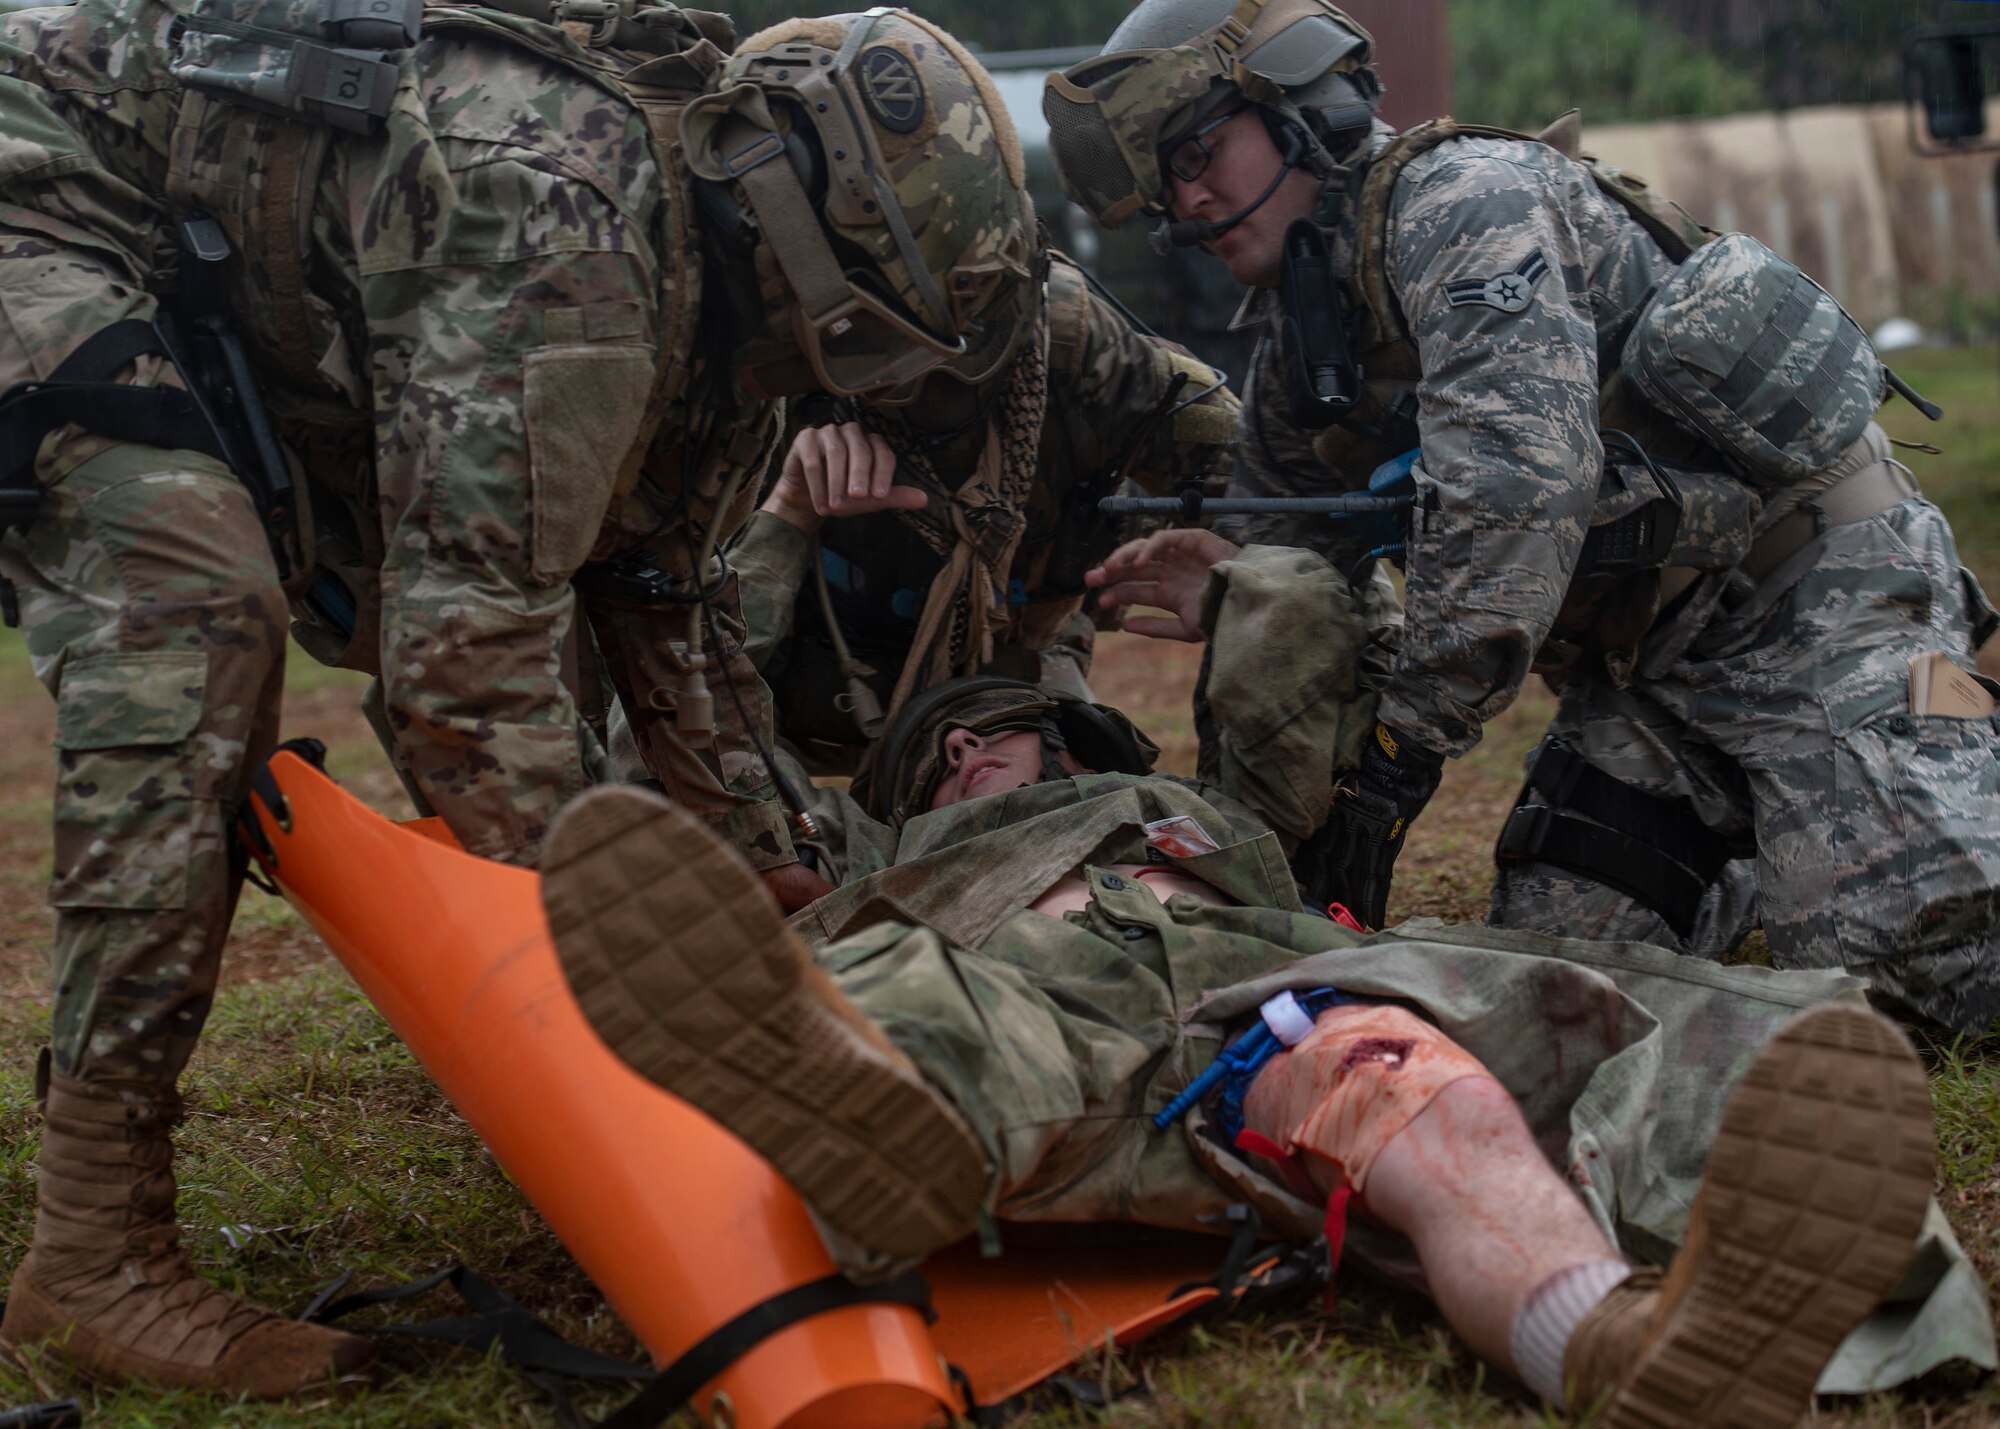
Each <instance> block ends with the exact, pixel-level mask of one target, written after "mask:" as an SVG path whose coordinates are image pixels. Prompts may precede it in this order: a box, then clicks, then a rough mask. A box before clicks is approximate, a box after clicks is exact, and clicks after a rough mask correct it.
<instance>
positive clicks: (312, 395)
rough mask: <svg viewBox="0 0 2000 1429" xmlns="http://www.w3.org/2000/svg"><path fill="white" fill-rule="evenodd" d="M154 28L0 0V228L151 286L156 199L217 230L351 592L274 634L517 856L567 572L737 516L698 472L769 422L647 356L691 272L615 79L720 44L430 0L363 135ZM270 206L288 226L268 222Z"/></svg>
mask: <svg viewBox="0 0 2000 1429" xmlns="http://www.w3.org/2000/svg"><path fill="white" fill-rule="evenodd" d="M175 19H176V9H175V8H174V7H173V6H170V5H169V4H165V3H161V0H82V3H80V4H76V5H70V6H63V7H58V8H50V9H40V10H31V11H23V12H18V13H16V14H14V15H12V16H9V17H7V19H6V20H5V22H4V26H0V134H4V138H3V139H0V181H4V182H5V183H6V185H7V186H8V198H9V201H10V210H9V212H10V218H9V221H10V222H14V223H27V224H30V225H33V224H35V223H36V222H37V221H38V220H37V218H36V215H37V214H45V215H47V216H48V218H49V219H50V220H51V221H52V222H60V223H62V224H64V225H65V228H66V230H68V229H71V228H81V229H82V230H84V231H85V232H87V233H88V234H89V235H90V242H91V243H92V245H93V246H94V247H99V248H101V249H102V251H103V252H105V253H106V254H108V255H110V256H111V258H112V259H113V260H114V261H117V262H119V263H120V264H122V266H124V267H125V268H126V269H127V270H128V271H129V272H130V274H131V279H132V281H133V282H134V283H135V284H140V285H144V286H146V287H148V288H151V289H153V290H155V291H170V290H171V287H172V285H173V281H174V263H175V261H176V254H175V244H174V239H173V220H174V218H175V217H176V216H178V215H181V214H184V213H187V212H190V211H193V212H200V213H205V214H207V215H209V216H212V217H214V218H215V219H217V220H218V221H219V222H220V223H221V224H222V225H223V227H224V229H225V230H226V232H227V234H228V237H229V239H230V241H231V244H232V246H233V247H234V249H235V251H236V253H237V254H238V255H239V258H238V261H236V262H235V263H233V264H232V307H233V309H234V311H235V313H236V316H237V319H238V322H239V325H240V327H241V328H242V330H243V332H244V334H245V337H246V340H247V341H248V343H249V344H250V347H251V349H252V354H253V359H254V360H256V361H257V362H258V364H259V367H260V373H261V375H262V376H263V377H264V379H265V381H264V383H263V386H264V391H265V396H266V400H267V403H268V404H269V406H270V407H271V409H272V412H273V416H274V420H275V421H276V423H277V425H278V427H279V429H280V435H281V437H282V438H283V439H284V440H286V442H287V444H288V445H289V446H290V447H291V448H292V450H293V451H294V452H295V453H297V454H298V456H299V457H300V459H301V460H302V462H303V463H304V465H305V467H306V470H307V473H308V475H309V476H310V478H311V480H312V483H313V485H314V487H315V488H316V491H315V501H314V506H315V508H316V509H317V510H318V511H319V513H320V515H321V517H322V519H321V521H320V522H319V523H317V524H318V525H319V527H320V530H319V541H318V545H319V562H320V565H321V566H322V567H324V568H328V569H334V570H337V571H339V572H340V574H341V575H342V577H343V579H345V580H346V581H347V583H348V584H349V586H350V588H352V589H354V591H355V594H356V595H357V597H359V601H358V603H359V605H360V606H361V608H362V615H361V619H360V621H359V628H358V629H357V630H356V632H355V635H354V638H353V639H352V641H349V640H347V639H345V638H344V637H341V636H337V635H335V634H333V633H332V632H330V631H328V630H326V629H324V628H318V627H315V626H312V625H305V626H302V627H301V629H300V634H301V636H302V639H304V640H305V641H306V643H307V644H308V646H309V648H312V649H313V651H314V653H315V654H318V655H320V656H322V658H327V659H329V660H335V661H338V662H340V663H346V664H351V665H355V666H357V667H360V668H364V669H369V670H371V671H378V672H380V673H381V674H382V675H383V677H384V682H385V686H386V687H387V689H388V695H389V717H390V722H391V724H392V726H393V727H394V728H395V730H396V732H397V738H398V741H399V744H400V746H401V748H400V749H399V756H400V757H401V758H403V759H404V760H405V762H406V763H407V764H408V765H409V766H410V769H411V772H412V773H413V774H414V775H415V777H416V779H417V781H418V783H419V784H420V785H421V786H422V788H423V790H424V792H425V793H426V794H427V795H428V797H429V798H430V800H431V802H432V803H433V804H434V805H435V806H436V808H437V810H438V812H439V813H441V814H443V815H445V817H446V818H447V819H448V820H449V821H450V822H451V824H452V826H453V828H454V830H455V831H456V832H457V834H458V836H459V837H460V839H461V840H463V841H464V842H465V843H466V845H467V846H468V847H469V848H472V849H474V850H476V851H478V852H481V853H486V854H489V855H491V856H496V857H521V856H524V854H525V852H526V851H529V850H531V849H532V847H533V845H534V842H535V840H536V839H537V838H538V837H539V834H540V831H541V830H542V828H543V827H545V825H546V822H547V820H548V818H549V817H550V816H552V815H553V812H554V810H555V809H556V808H557V807H559V806H560V804H561V803H562V802H563V801H564V800H565V799H567V798H568V797H569V796H571V795H573V794H575V793H576V792H578V791H579V790H580V789H581V788H582V787H583V786H584V785H585V783H586V782H588V777H589V774H590V772H591V769H590V766H591V764H592V762H593V761H592V751H593V750H594V749H595V740H594V739H593V738H591V736H590V734H589V731H588V729H587V727H586V726H585V725H584V724H583V722H582V721H581V719H580V717H579V714H578V710H577V707H576V704H575V701H574V699H573V698H572V695H571V693H570V691H569V690H568V689H567V688H566V687H565V682H564V680H563V678H562V675H563V671H564V668H565V658H566V657H565V647H566V644H571V643H572V636H573V633H574V632H573V627H574V624H575V620H576V598H575V597H574V595H573V594H572V592H571V590H570V585H569V582H570V578H571V576H572V574H573V573H574V572H575V571H576V570H577V569H578V567H579V566H580V565H582V564H583V563H584V562H585V561H586V560H588V559H590V558H591V557H592V556H593V555H595V556H598V557H602V556H604V555H605V554H607V553H608V552H610V551H612V550H615V549H617V548H619V547H620V546H621V545H625V544H629V543H631V542H632V541H633V540H634V539H635V536H636V535H637V534H639V533H645V532H656V533H657V532H659V531H660V530H662V529H663V528H664V527H665V526H666V525H667V524H669V523H666V522H665V521H664V516H663V513H668V512H677V513H679V524H680V525H682V526H683V527H684V528H694V529H699V528H700V527H702V526H705V525H709V524H713V523H718V522H719V523H721V524H723V525H733V524H740V521H741V519H742V516H743V514H744V513H745V510H746V509H747V504H748V502H750V501H754V491H745V492H743V493H742V497H743V499H744V500H743V503H742V504H739V505H738V506H737V507H736V509H734V510H732V511H726V512H716V511H714V510H713V509H712V508H713V504H714V502H713V498H714V496H715V495H716V493H717V491H718V489H719V488H720V486H721V485H722V476H721V473H722V472H723V471H724V470H725V469H726V468H727V467H728V465H729V464H730V463H732V462H733V463H734V465H735V466H736V467H739V468H746V469H747V468H750V467H754V466H758V465H759V464H760V463H761V460H762V455H763V453H764V451H765V449H766V448H767V447H768V444H769V441H770V439H771V435H772V429H773V425H774V414H773V413H772V412H771V411H770V409H769V406H768V404H753V403H749V402H747V401H746V400H745V399H743V398H741V397H740V396H739V394H738V393H737V392H735V390H734V389H733V388H732V387H731V385H730V383H729V381H728V378H727V376H726V374H717V373H715V372H712V371H710V370H708V369H707V368H706V367H705V366H704V364H703V362H702V354H703V353H705V352H706V351H709V350H711V349H710V347H708V346H706V345H704V344H702V343H700V342H696V343H693V344H690V345H688V347H687V350H681V351H670V350H668V348H669V346H670V345H671V344H670V335H674V340H675V341H678V342H680V343H682V344H686V343H687V339H688V336H689V334H690V333H691V332H694V331H696V326H695V324H694V323H693V322H692V321H688V320H687V319H688V318H689V313H688V312H687V311H686V310H685V309H684V307H677V304H681V305H686V304H692V303H694V302H695V301H697V300H696V299H695V298H694V297H693V294H694V293H695V292H696V291H697V289H696V288H695V287H694V286H693V284H692V283H691V281H690V280H691V279H692V278H693V277H694V276H696V274H695V273H694V272H693V271H692V270H693V269H694V268H695V267H696V266H697V265H696V264H695V263H694V262H693V261H692V260H691V258H690V255H689V253H688V252H686V251H676V249H675V247H674V243H673V239H672V235H673V234H675V233H676V232H679V233H680V234H681V235H682V239H683V241H685V228H684V226H683V227H682V228H681V229H678V230H677V229H675V227H674V226H673V224H672V223H671V222H670V220H671V219H672V218H673V217H674V216H675V212H674V211H675V209H676V208H677V207H678V206H679V205H680V202H681V200H680V196H679V195H677V194H672V193H670V192H668V183H667V180H666V177H665V173H666V170H665V167H664V166H663V165H662V163H661V162H660V160H659V157H658V154H657V152H656V141H655V137H654V135H653V134H652V133H651V132H649V127H648V123H647V119H646V116H645V114H644V113H643V112H642V110H641V108H640V106H639V104H638V103H636V102H635V100H634V98H633V94H634V92H635V85H636V84H637V83H638V82H640V81H644V80H646V79H648V78H649V77H650V78H653V79H657V80H660V81H662V82H665V83H669V84H673V83H678V84H680V85H681V86H683V87H688V86H691V85H698V83H699V78H700V76H699V72H698V71H699V69H700V68H701V66H702V64H703V63H704V62H706V63H713V61H714V60H715V59H716V58H717V57H718V56H719V54H720V52H719V51H718V50H716V48H715V47H714V45H713V44H712V43H710V42H708V41H707V40H705V39H702V38H701V37H700V36H698V35H697V34H695V33H694V32H693V29H692V26H691V24H690V25H689V26H688V27H686V30H685V32H684V33H675V34H672V35H671V37H670V41H669V43H670V44H671V46H672V47H674V48H678V49H679V50H680V51H681V53H680V54H677V55H662V54H659V53H655V54H651V55H648V54H640V53H634V52H626V51H620V50H613V49H608V48H597V47H593V46H591V45H587V44H585V43H582V42H580V41H582V40H583V39H585V38H587V37H588V36H587V30H588V27H586V26H583V25H581V24H578V25H573V26H571V27H570V28H569V29H564V28H559V27H556V26H553V25H549V24H543V23H539V22H537V21H533V20H529V19H523V18H519V17H517V16H513V15H507V14H502V13H499V12H498V11H493V10H483V9H477V8H474V7H470V6H458V5H435V6H430V7H427V8H426V10H425V13H424V33H423V37H422V39H421V41H420V42H419V43H418V44H417V45H416V46H415V47H413V48H411V49H408V50H404V51H400V52H397V53H396V54H394V55H392V56H391V57H390V58H391V59H393V60H394V61H395V62H396V64H397V66H398V74H397V84H396V89H395V93H394V98H393V103H392V107H391V111H390V114H389V116H388V119H387V122H386V124H385V125H384V126H383V127H382V130H381V132H380V133H378V134H375V135H373V136H367V137H364V136H361V135H356V134H349V133H341V132H336V131H334V130H332V129H330V128H323V127H319V126H315V125H308V124H302V123H297V122H294V121H291V120H288V119H283V118H278V117H274V116H270V115H266V114H263V113H260V112H257V111H254V110H251V109H249V108H245V107H243V106H241V105H238V104H235V103H230V102H225V101H224V100H222V99H219V98H216V97H213V96H211V95H207V94H199V93H195V92H192V91H186V90H184V89H182V88H181V87H180V86H179V85H178V84H177V83H176V81H175V79H174V77H173V75H172V74H171V73H170V72H169V60H170V56H171V54H172V40H171V38H170V34H171V30H172V27H173V25H174V22H175ZM572 30H573V31H576V32H577V33H574V34H573V33H571V31H572ZM660 33H661V35H662V36H663V37H667V36H668V35H669V32H668V30H667V29H666V28H665V27H663V28H662V29H661V31H660ZM647 61H651V63H648V64H646V69H645V71H644V72H643V73H640V74H637V75H635V73H634V71H635V69H636V68H637V67H638V66H640V65H641V64H642V63H645V62H647ZM669 66H679V67H680V68H679V69H676V70H671V71H670V72H666V73H663V67H669ZM288 202H290V203H295V204H296V208H297V210H298V212H297V215H296V217H295V219H294V220H293V223H294V228H293V229H292V231H290V232H275V231H273V230H274V229H275V228H276V227H278V226H279V225H281V224H282V223H283V222H284V216H285V214H286V212H287V208H286V205H287V203H288ZM287 245H293V246H292V247H291V249H290V251H291V252H293V253H296V254H297V255H298V257H299V260H300V261H298V262H297V263H294V264H291V265H289V266H290V272H291V274H293V275H299V274H302V276H303V282H304V290H303V292H298V291H289V292H288V289H295V288H296V285H295V284H288V282H287V266H288V265H287V264H286V263H285V262H284V261H283V256H284V252H285V250H286V248H287ZM81 336H83V335H82V334H79V337H81ZM663 387H669V388H673V389H676V390H686V391H688V392H691V393H694V394H697V395H699V396H700V397H701V401H700V402H699V403H698V404H694V403H690V405H699V406H700V408H701V410H703V411H704V412H706V413H709V414H710V415H709V420H708V422H707V424H706V431H705V432H704V433H701V434H698V436H702V437H705V438H706V439H705V440H697V439H694V438H691V437H690V434H689V431H688V429H687V427H686V426H685V424H683V423H680V422H675V421H668V422H665V423H660V422H659V417H660V415H661V408H662V406H663V404H662V403H661V402H660V401H659V400H657V399H658V398H659V396H660V393H661V391H662V388H663ZM656 425H657V430H658V435H657V437H655V436H654V435H653V433H654V431H655V429H656ZM752 485H753V486H754V483H752ZM607 513H608V514H607ZM328 516H331V517H333V518H334V519H332V520H330V521H329V520H327V519H325V518H327V517H328ZM671 536H672V533H671V532H669V533H668V536H666V537H661V538H660V539H661V543H662V544H663V545H664V546H665V548H666V549H669V550H672V549H678V548H679V547H678V546H677V545H676V544H675V542H674V541H673V540H672V539H670V538H671ZM680 544H682V545H684V544H685V543H684V542H683V543H680ZM378 579H379V602H378V601H377V599H376V596H377V582H378ZM378 604H379V610H380V616H379V633H378V630H377V628H376V622H374V621H372V620H371V619H370V618H369V612H370V611H371V610H372V609H374V608H376V607H377V605H378ZM570 668H572V669H573V668H574V659H573V656H572V657H570ZM717 703H718V705H721V704H725V703H726V701H724V700H720V699H718V701H717ZM772 821H773V823H774V825H775V826H776V828H777V836H778V837H779V838H780V839H782V838H783V827H782V821H781V820H778V819H777V816H776V815H775V814H774V815H773V819H772Z"/></svg>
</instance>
